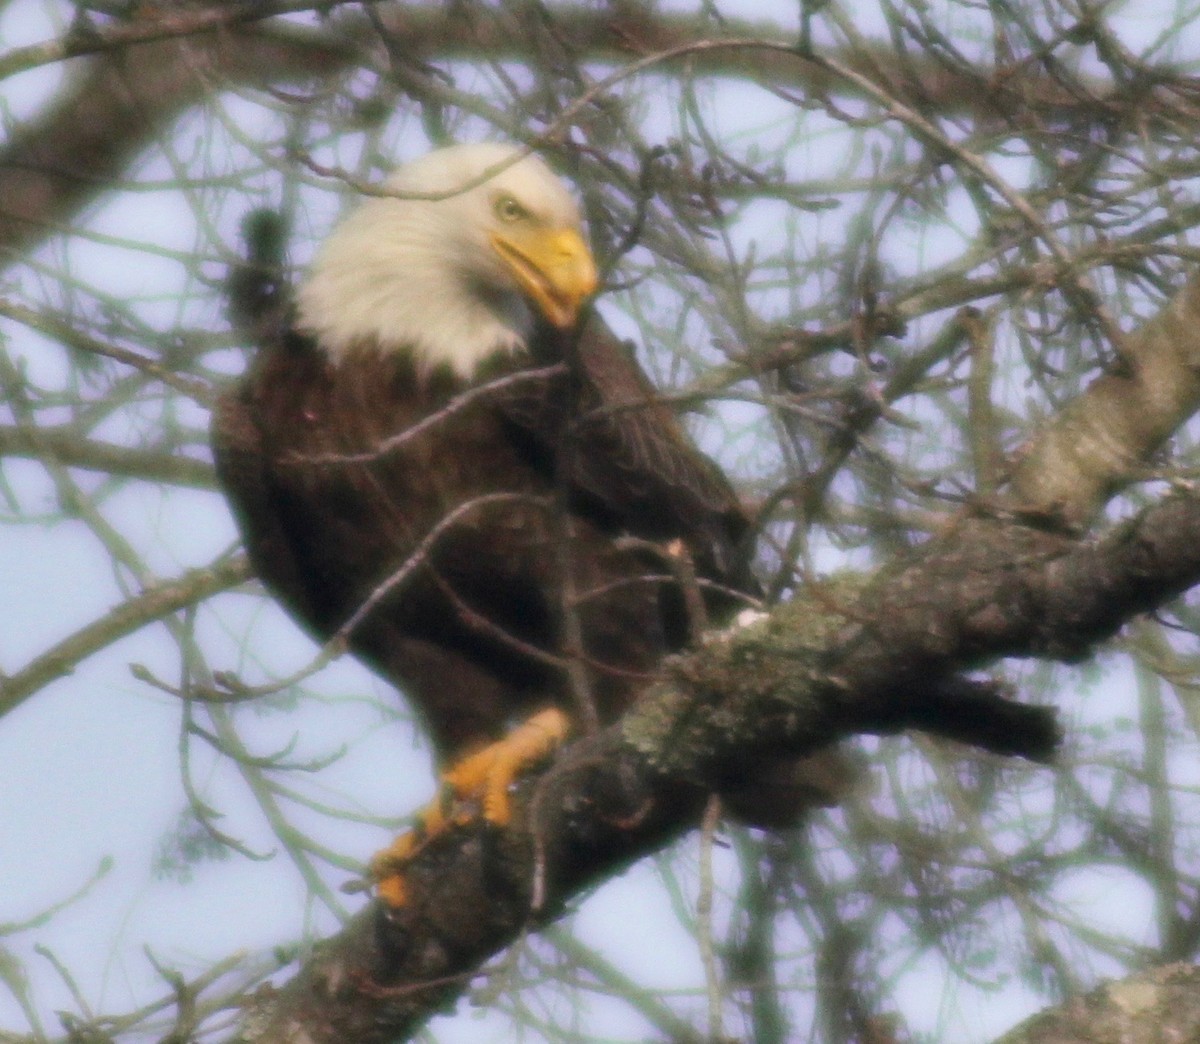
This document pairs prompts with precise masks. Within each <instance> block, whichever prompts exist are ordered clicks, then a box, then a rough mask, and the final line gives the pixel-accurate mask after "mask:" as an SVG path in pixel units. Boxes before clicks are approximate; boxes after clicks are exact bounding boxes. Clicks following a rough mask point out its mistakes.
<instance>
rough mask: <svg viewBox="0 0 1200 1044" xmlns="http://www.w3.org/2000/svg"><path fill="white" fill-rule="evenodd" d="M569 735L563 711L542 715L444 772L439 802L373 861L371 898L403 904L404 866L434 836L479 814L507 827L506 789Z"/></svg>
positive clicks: (405, 890)
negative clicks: (373, 892) (376, 897)
mask: <svg viewBox="0 0 1200 1044" xmlns="http://www.w3.org/2000/svg"><path fill="white" fill-rule="evenodd" d="M569 732H570V719H568V717H567V716H566V715H565V714H564V713H563V712H562V711H560V710H558V709H556V708H550V709H549V710H544V711H540V712H539V713H537V714H535V715H533V717H531V718H529V719H528V720H527V721H525V722H523V723H522V724H520V725H518V726H517V727H516V728H515V729H513V731H512V732H511V733H509V735H507V736H506V737H505V738H504V739H502V740H498V741H497V742H495V743H492V744H490V745H489V746H487V747H484V748H483V749H482V750H479V751H476V752H475V753H474V754H469V755H467V757H465V758H463V759H462V760H461V761H459V762H457V763H456V764H454V765H452V766H451V767H450V768H449V769H447V770H446V771H445V772H444V773H443V774H442V784H441V787H440V788H439V790H438V795H437V797H435V798H434V799H433V801H431V802H430V803H429V804H428V805H426V806H425V808H423V809H422V810H421V811H420V812H419V813H418V814H417V817H416V825H415V826H414V827H413V829H412V830H410V831H408V832H407V833H405V834H401V835H400V836H399V837H397V838H396V839H395V840H394V841H393V842H392V843H391V844H390V845H389V846H388V847H387V848H385V849H383V850H382V851H381V852H377V853H376V854H375V855H374V856H373V857H372V859H371V863H370V866H369V867H368V870H367V874H368V877H369V878H370V879H371V880H372V881H373V882H374V883H375V894H376V895H378V896H379V898H380V899H381V900H382V901H383V902H384V903H386V904H387V905H388V906H391V907H393V908H398V907H402V906H405V905H407V903H408V898H409V896H408V887H407V883H406V881H405V877H404V866H405V864H406V863H408V862H410V861H411V860H412V859H413V858H415V857H416V855H417V853H418V852H420V851H421V849H423V848H424V847H425V846H426V845H427V844H429V842H430V841H432V840H433V839H434V838H435V837H437V836H439V835H440V834H443V833H445V832H446V831H447V830H449V829H451V828H452V827H454V826H464V825H466V824H467V823H470V822H472V821H473V820H474V819H476V818H477V817H478V815H479V812H480V811H482V815H483V819H484V821H485V822H487V823H491V824H494V825H495V826H498V827H504V826H507V825H508V824H509V823H510V822H511V821H512V798H511V797H510V796H509V788H510V787H511V786H512V784H513V783H514V782H516V780H517V779H518V778H519V777H520V776H521V775H522V773H525V772H528V771H529V769H531V768H532V767H533V766H535V765H537V764H538V763H539V762H541V761H544V760H545V759H546V758H547V757H549V756H550V755H551V754H553V753H554V751H556V750H557V749H558V748H559V747H560V746H562V744H563V742H564V741H565V740H566V738H567V735H568V733H569Z"/></svg>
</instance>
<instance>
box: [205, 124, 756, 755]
mask: <svg viewBox="0 0 1200 1044" xmlns="http://www.w3.org/2000/svg"><path fill="white" fill-rule="evenodd" d="M516 156H517V154H516V153H515V152H514V150H512V149H509V148H507V147H502V146H458V147H453V148H450V149H443V150H439V151H436V152H433V153H430V154H429V155H428V156H426V157H425V158H424V159H422V160H419V161H417V162H416V163H414V164H412V165H410V166H408V167H405V168H403V169H402V170H401V171H400V172H399V173H398V174H397V175H396V176H395V177H394V178H393V179H392V180H391V181H390V182H389V183H388V187H389V189H390V190H391V191H392V192H394V193H395V194H396V195H394V196H386V195H384V196H379V197H375V198H372V199H370V200H368V201H367V202H365V203H363V204H361V205H360V207H359V208H358V210H357V211H356V212H355V213H353V214H352V215H351V216H350V217H349V218H348V219H347V220H346V221H345V222H344V223H343V224H342V225H341V226H340V228H339V229H337V230H336V231H335V232H334V233H333V235H332V236H331V238H330V239H329V240H328V241H327V242H326V244H325V245H324V247H323V248H322V250H321V251H320V253H319V255H318V257H317V259H316V262H315V265H314V267H313V269H312V272H311V274H310V276H309V278H308V280H307V282H306V283H305V284H304V285H303V286H302V287H301V289H300V292H299V294H298V299H297V302H296V306H295V307H294V308H293V307H292V306H291V305H290V304H289V303H288V302H287V300H286V294H284V293H283V292H282V291H281V290H280V288H279V287H278V285H277V284H273V283H272V282H271V281H270V279H269V278H266V277H265V276H261V275H260V276H257V277H256V276H255V275H254V274H253V267H252V266H250V267H249V268H247V269H245V270H244V271H242V272H241V273H240V278H241V289H240V291H239V290H238V280H237V278H235V281H234V284H233V286H234V298H235V300H234V310H235V314H236V313H237V312H239V311H240V312H241V315H242V320H243V325H244V326H246V327H253V331H254V336H255V339H256V340H258V341H259V345H258V351H257V354H256V356H255V358H254V361H253V363H252V365H251V368H250V370H249V372H248V373H247V374H246V376H245V377H244V378H243V380H242V381H241V383H240V385H239V386H238V387H237V388H236V389H235V390H233V391H232V392H231V393H229V394H228V395H226V396H225V397H224V398H223V400H222V402H221V403H220V405H219V408H218V410H217V413H216V417H215V421H214V446H215V452H216V459H217V466H218V472H219V475H220V479H221V482H222V484H223V485H224V487H225V489H226V491H227V492H228V494H229V497H230V500H231V502H232V505H233V508H234V511H235V514H236V516H237V518H238V521H239V523H240V526H241V530H242V533H243V535H244V537H245V541H246V545H247V548H248V550H249V553H250V556H251V559H252V561H253V564H254V566H255V568H256V569H257V571H258V574H259V575H260V576H261V578H262V579H263V581H264V582H265V583H266V584H267V586H268V587H269V588H270V589H271V591H272V592H273V593H274V594H275V595H276V596H277V597H278V598H279V599H280V600H281V601H282V602H283V604H284V605H285V606H286V607H287V608H288V609H289V610H290V611H291V612H292V613H293V614H294V615H295V616H296V617H297V618H298V619H299V620H300V621H301V622H302V623H303V624H304V625H305V626H306V627H307V628H308V629H309V630H310V631H311V632H312V633H313V634H314V635H316V636H317V637H318V638H321V639H327V638H329V637H330V636H331V635H333V634H334V633H335V632H337V630H338V629H339V628H340V627H342V625H343V624H345V623H346V621H347V620H349V619H350V618H351V617H352V616H353V615H354V614H355V613H358V612H359V611H360V610H361V608H362V607H363V606H364V604H365V603H367V601H368V599H372V598H377V599H378V601H377V603H376V604H374V606H373V608H372V609H371V611H370V612H369V613H367V614H366V615H365V618H364V619H362V620H361V621H360V622H358V624H357V626H355V627H354V628H353V630H352V631H351V632H350V634H349V644H350V647H351V648H352V649H353V650H354V651H355V652H356V653H357V654H358V655H359V656H361V657H362V658H363V659H364V660H366V661H367V662H368V663H369V664H371V665H372V666H373V667H374V668H375V669H377V670H378V671H379V672H380V673H382V674H383V675H384V676H385V677H387V678H388V679H389V680H391V681H392V682H394V683H395V684H396V685H397V686H398V687H399V688H400V689H402V690H403V691H404V692H405V693H406V694H407V695H408V696H409V697H410V698H411V700H412V701H413V703H414V705H415V707H416V709H417V710H418V712H419V714H420V717H421V718H422V719H423V720H424V723H425V725H426V726H427V728H428V730H429V732H430V734H431V735H432V737H433V741H434V744H435V746H436V751H437V756H438V759H439V762H440V763H441V764H442V765H443V766H447V765H449V764H450V763H452V762H454V761H455V760H456V759H459V758H461V757H463V756H464V755H468V754H471V753H472V752H473V751H475V750H477V749H479V748H480V747H483V746H485V745H486V744H488V743H491V742H493V741H496V740H499V739H500V738H501V737H502V736H504V734H505V732H506V730H507V729H509V728H510V727H511V726H512V725H513V724H514V722H516V721H517V720H519V719H522V718H524V717H525V716H527V715H529V714H530V713H531V712H535V711H538V710H540V709H542V708H546V707H556V708H559V709H560V710H562V711H564V712H565V713H566V715H567V716H569V717H570V718H571V719H572V720H574V721H576V722H578V721H579V720H580V719H581V718H582V719H584V720H587V719H589V718H590V719H591V720H592V721H593V722H595V721H599V722H604V721H609V720H612V719H613V718H614V717H616V716H617V715H618V714H619V713H620V711H621V710H622V709H623V708H625V707H626V706H627V705H628V704H629V703H630V702H631V701H632V700H633V699H634V698H635V697H636V696H637V694H638V693H639V691H641V690H642V689H643V688H644V687H645V685H646V684H647V682H648V680H649V679H650V678H651V677H652V676H653V673H654V670H655V667H656V665H657V664H658V663H659V661H660V660H661V659H662V657H663V656H664V655H665V654H666V653H667V652H669V651H671V650H673V649H675V648H678V647H679V646H680V645H681V644H682V643H683V641H684V640H685V638H686V635H687V634H688V631H689V619H688V615H687V610H686V609H685V605H686V604H687V603H688V599H686V598H685V597H683V594H682V591H681V588H680V585H679V583H678V582H677V581H676V579H675V578H674V577H673V575H672V570H671V569H670V568H669V567H668V566H666V565H664V562H665V561H666V560H665V557H664V555H663V554H662V553H658V552H656V551H655V549H654V547H653V546H652V545H654V544H657V545H660V546H662V547H665V546H666V545H667V544H668V543H669V542H672V541H677V542H678V546H682V547H683V548H686V550H687V552H688V555H687V556H686V557H687V559H688V560H689V561H690V562H691V563H692V564H693V565H694V568H695V572H696V574H697V575H698V576H699V578H700V579H701V580H702V581H708V582H711V584H712V585H716V586H723V587H726V588H732V589H738V588H741V589H743V590H745V589H748V587H749V585H748V584H747V582H746V580H745V575H744V574H743V573H742V572H741V571H740V570H739V569H738V567H737V566H736V563H737V562H738V561H739V560H740V556H739V550H740V544H741V543H742V542H743V540H744V538H745V536H746V532H747V528H748V523H747V519H746V517H745V515H744V514H743V510H742V507H741V505H740V504H739V502H738V500H737V498H736V496H735V495H734V492H733V490H732V489H731V488H730V486H729V484H728V482H727V481H726V479H725V478H724V476H723V475H722V474H721V473H720V472H719V471H718V470H717V469H716V467H715V466H714V465H713V464H712V462H711V461H709V460H708V458H706V457H705V456H704V455H703V454H701V453H700V452H699V451H698V450H697V449H696V448H695V446H694V445H693V444H692V443H691V442H690V441H689V439H688V438H687V436H686V435H685V433H684V431H683V429H682V428H681V426H680V425H679V423H678V421H677V420H676V418H675V417H674V416H673V414H672V413H671V412H670V411H669V410H668V409H667V408H666V407H665V406H664V405H662V404H661V403H660V402H656V401H655V398H654V395H653V391H652V388H651V387H650V385H649V382H648V381H647V380H646V378H645V376H644V375H643V374H642V372H641V370H640V369H639V367H638V366H637V364H636V362H635V361H634V360H633V359H632V357H631V356H630V354H629V353H628V351H627V350H626V349H625V348H624V346H622V345H621V344H620V343H619V342H618V341H617V340H616V339H615V338H614V337H613V336H612V335H611V333H609V332H608V330H607V329H606V328H605V326H604V325H603V323H602V322H601V321H600V320H598V319H597V318H595V317H591V318H586V319H583V320H580V319H579V316H580V314H581V308H582V306H583V304H584V302H585V301H586V299H587V298H588V297H589V296H590V295H591V293H592V292H593V290H594V289H595V284H596V276H595V269H594V267H593V263H592V260H591V257H590V254H589V253H588V251H587V248H586V246H585V244H584V241H583V239H582V235H581V232H580V219H579V215H578V212H577V209H576V206H575V204H574V202H573V200H572V199H571V197H570V196H569V195H568V193H567V192H566V190H565V188H564V186H563V185H562V183H561V182H560V181H559V180H558V179H557V178H556V177H554V176H553V175H552V174H551V173H550V171H549V170H548V169H547V168H546V167H545V166H544V165H543V164H542V163H541V162H540V161H539V160H538V159H536V158H534V157H525V158H521V159H516ZM514 159H516V161H515V162H513V161H514ZM505 164H507V166H503V165H505ZM498 166H502V167H503V169H501V170H499V172H497V170H496V168H497V167H498ZM406 197H422V198H406ZM430 197H436V198H430ZM248 272H249V273H250V274H249V275H247V273H248ZM239 297H240V299H239ZM555 364H558V365H557V366H556V365H555ZM564 364H565V365H564ZM504 378H507V380H503V379H504ZM489 382H497V383H496V384H495V386H494V387H485V386H487V385H489ZM481 389H482V390H481ZM628 537H632V538H639V539H632V540H631V539H624V538H628ZM388 584H390V585H392V586H390V587H387V588H385V587H384V585H388ZM385 591H386V593H384V592H385ZM692 604H693V605H694V604H695V600H694V599H692ZM729 604H731V600H730V599H728V597H727V598H726V607H728V605H729Z"/></svg>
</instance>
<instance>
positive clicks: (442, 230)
mask: <svg viewBox="0 0 1200 1044" xmlns="http://www.w3.org/2000/svg"><path fill="white" fill-rule="evenodd" d="M517 155H518V150H517V149H515V148H513V147H511V146H508V145H493V144H476V145H456V146H451V147H450V148H445V149H438V150H436V151H434V152H431V153H429V154H428V155H426V156H424V157H422V158H421V159H419V160H416V161H415V162H413V163H410V164H408V165H406V166H404V167H401V168H400V169H399V170H397V171H396V172H395V173H394V174H393V175H392V177H391V178H389V179H388V181H387V183H386V188H387V189H388V190H390V191H394V192H396V193H397V196H396V197H392V196H377V197H372V198H369V199H367V200H366V201H365V202H363V203H362V204H361V205H360V206H359V207H358V208H357V209H356V210H355V211H354V212H353V213H352V214H350V216H349V217H348V218H346V220H345V221H343V222H342V224H341V225H339V226H338V227H337V228H336V229H335V230H334V232H333V233H332V234H331V235H330V236H329V238H328V239H327V240H326V241H325V243H324V245H323V246H322V247H321V249H320V251H319V252H318V254H317V257H316V260H315V261H314V263H313V267H312V270H311V272H310V274H309V277H308V279H307V280H306V282H305V283H304V285H303V286H302V287H301V288H300V292H299V324H300V327H301V328H302V329H303V330H305V331H307V332H310V333H312V334H314V335H316V337H317V339H318V340H319V342H320V343H321V345H322V346H324V348H325V350H326V351H328V352H330V353H331V354H332V355H334V356H338V355H341V354H343V353H345V352H346V351H348V350H349V349H351V348H352V347H356V346H364V345H374V346H377V347H378V349H379V350H381V351H399V350H405V351H411V352H413V353H414V355H415V356H416V358H417V360H418V364H419V365H420V366H421V368H422V369H429V368H433V367H435V366H437V365H439V364H442V363H445V364H448V365H449V366H450V367H451V368H452V369H453V370H454V371H456V372H457V373H458V374H460V375H462V376H464V377H469V376H470V375H471V374H472V373H473V372H474V370H475V368H476V366H477V365H478V364H479V363H480V362H481V361H482V360H483V359H485V358H487V357H489V356H490V355H492V354H494V353H495V352H497V351H513V350H515V349H517V348H520V347H522V346H523V345H524V344H525V343H526V340H527V338H528V337H529V335H530V333H531V332H532V329H533V322H534V320H533V314H532V312H531V311H530V306H529V304H528V303H527V301H526V296H525V295H524V294H523V293H522V292H521V289H520V287H519V286H518V284H517V282H516V281H515V280H514V276H513V271H512V268H511V266H510V265H506V264H505V263H504V261H503V260H502V258H501V256H500V255H499V254H498V253H497V250H496V249H495V248H494V246H493V242H492V237H493V235H494V234H495V233H496V232H497V230H498V226H499V224H500V223H501V222H502V220H503V219H504V217H505V216H506V215H505V213H504V210H503V207H504V206H505V205H508V206H509V207H512V206H513V205H514V204H515V205H516V207H519V208H520V209H521V211H522V214H523V216H526V217H528V219H529V220H530V221H536V222H537V223H538V224H539V227H545V228H550V229H571V230H574V232H575V233H577V232H578V230H579V228H580V217H579V209H578V207H577V206H576V204H575V201H574V200H573V199H572V198H571V196H570V194H569V193H568V191H567V189H566V186H565V185H564V184H563V183H562V181H560V180H559V179H558V178H557V177H556V176H555V175H554V174H553V173H551V171H550V170H549V168H548V167H547V166H546V165H545V164H544V163H543V162H542V161H541V160H540V159H538V158H537V157H536V156H525V157H524V158H522V159H519V160H517V161H516V162H515V163H512V162H511V161H512V160H513V158H514V157H515V156H517ZM506 162H509V163H511V165H510V166H508V167H505V168H504V169H503V170H501V171H500V172H499V173H496V174H494V175H492V176H491V177H487V174H488V172H489V171H490V170H491V169H492V168H494V167H497V166H499V165H501V164H504V163H506ZM485 177H486V180H484V178H485ZM464 186H465V187H464ZM459 190H461V191H459ZM401 195H411V196H424V197H430V196H433V197H435V198H433V199H430V198H409V199H405V198H398V197H399V196H401ZM588 263H589V264H590V258H589V259H588Z"/></svg>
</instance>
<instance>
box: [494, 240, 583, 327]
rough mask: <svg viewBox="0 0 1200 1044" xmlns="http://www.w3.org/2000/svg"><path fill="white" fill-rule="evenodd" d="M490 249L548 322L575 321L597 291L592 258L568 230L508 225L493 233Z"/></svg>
mask: <svg viewBox="0 0 1200 1044" xmlns="http://www.w3.org/2000/svg"><path fill="white" fill-rule="evenodd" d="M491 241H492V248H493V249H494V250H495V251H496V253H497V254H499V255H500V259H501V260H502V261H503V262H504V263H505V265H507V266H508V269H509V271H511V272H512V274H513V278H514V279H516V281H517V285H518V286H519V287H520V288H521V289H522V291H524V293H525V294H526V296H528V297H529V299H530V300H531V301H533V303H534V304H535V305H537V307H538V310H539V311H540V312H541V313H542V315H544V316H545V317H546V319H547V321H548V322H550V323H551V324H553V325H554V326H557V327H558V328H559V329H567V328H568V327H571V326H574V325H575V320H576V319H578V318H579V310H580V309H581V308H582V307H583V303H584V302H585V301H586V300H587V299H588V298H589V297H591V296H592V294H594V293H595V292H596V285H597V281H598V277H597V275H596V262H595V261H593V260H592V253H591V251H590V250H588V246H587V244H586V243H585V242H584V241H583V236H581V235H580V234H579V233H578V232H577V231H576V230H575V229H573V228H556V229H551V228H531V229H528V230H527V229H510V230H508V231H506V232H505V233H500V232H493V233H492V235H491Z"/></svg>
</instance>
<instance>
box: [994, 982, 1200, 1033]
mask: <svg viewBox="0 0 1200 1044" xmlns="http://www.w3.org/2000/svg"><path fill="white" fill-rule="evenodd" d="M1189 1040H1200V968H1197V967H1196V966H1195V965H1192V964H1182V963H1176V964H1164V965H1162V966H1161V967H1159V968H1151V969H1150V970H1149V971H1144V972H1140V973H1139V974H1137V975H1131V976H1130V977H1129V978H1127V979H1122V980H1121V981H1120V982H1106V983H1105V984H1104V985H1103V986H1100V987H1099V988H1097V989H1095V990H1092V992H1091V993H1088V994H1086V995H1085V996H1082V997H1072V998H1071V999H1070V1000H1069V1001H1067V1003H1065V1004H1063V1005H1060V1006H1059V1007H1057V1008H1055V1009H1054V1010H1052V1011H1044V1012H1041V1013H1040V1014H1038V1015H1035V1016H1034V1017H1033V1018H1031V1019H1029V1020H1028V1021H1026V1022H1023V1023H1021V1025H1020V1026H1018V1027H1016V1029H1013V1030H1010V1031H1009V1032H1008V1033H1006V1034H1005V1035H1004V1036H1003V1037H1001V1038H1000V1039H999V1040H998V1041H996V1044H1162V1042H1164V1041H1189Z"/></svg>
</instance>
